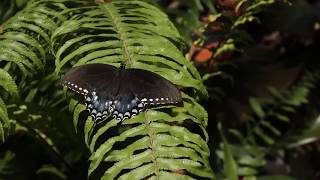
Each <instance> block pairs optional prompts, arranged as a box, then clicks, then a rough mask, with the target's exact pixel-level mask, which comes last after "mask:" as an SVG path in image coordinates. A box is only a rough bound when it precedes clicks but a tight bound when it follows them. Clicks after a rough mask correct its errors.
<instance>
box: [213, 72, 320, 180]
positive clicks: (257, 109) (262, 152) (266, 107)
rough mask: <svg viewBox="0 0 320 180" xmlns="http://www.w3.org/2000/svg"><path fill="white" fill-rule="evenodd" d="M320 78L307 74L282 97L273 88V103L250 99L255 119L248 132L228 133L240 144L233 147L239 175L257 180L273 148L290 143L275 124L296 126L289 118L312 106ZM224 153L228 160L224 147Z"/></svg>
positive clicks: (231, 130)
mask: <svg viewBox="0 0 320 180" xmlns="http://www.w3.org/2000/svg"><path fill="white" fill-rule="evenodd" d="M319 78H320V74H319V72H312V73H311V72H306V73H305V74H304V76H303V77H302V78H301V79H299V81H297V82H296V83H295V84H294V85H293V86H292V87H290V88H289V89H288V90H285V91H283V92H281V93H280V92H278V91H277V90H276V89H274V88H269V91H270V94H271V95H272V97H273V98H272V99H271V98H267V99H261V98H253V97H252V98H250V104H251V107H252V109H253V111H254V115H253V116H252V117H248V123H247V128H246V129H247V132H246V133H241V132H240V131H239V130H236V129H229V130H228V132H229V133H230V134H231V135H233V137H236V139H237V140H238V143H239V145H236V144H233V145H232V149H233V156H234V159H235V160H236V161H237V164H238V174H239V175H241V176H246V177H247V178H250V177H254V176H255V175H256V174H257V173H258V169H259V168H261V167H263V166H264V165H265V164H266V160H265V156H266V155H267V154H269V150H272V148H271V147H274V146H275V144H277V145H278V146H281V145H282V146H283V145H285V144H287V143H288V142H287V143H286V142H285V141H286V140H287V139H286V136H285V134H286V133H287V132H286V131H284V130H283V129H279V128H278V127H277V126H276V125H275V122H278V123H285V124H286V125H289V123H293V122H292V120H290V118H289V117H290V116H289V115H290V114H293V113H295V111H296V109H297V108H298V107H301V106H303V105H304V104H306V103H308V97H309V95H310V93H311V92H312V91H311V90H312V89H313V88H315V83H317V82H318V80H319ZM271 119H273V121H270V120H271ZM281 136H282V137H281ZM291 136H292V135H291ZM280 137H281V139H279V138H280ZM261 142H262V143H261ZM290 142H291V141H290ZM270 148H271V149H270ZM284 148H286V147H284ZM221 149H222V150H218V151H217V155H218V156H219V157H220V158H221V159H224V152H223V149H224V147H221ZM225 163H226V162H225Z"/></svg>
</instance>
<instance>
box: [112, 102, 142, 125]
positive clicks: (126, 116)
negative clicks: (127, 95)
mask: <svg viewBox="0 0 320 180" xmlns="http://www.w3.org/2000/svg"><path fill="white" fill-rule="evenodd" d="M134 100H135V101H139V99H138V98H135V99H134ZM144 105H145V103H144V102H140V103H139V104H138V105H137V106H135V107H136V108H132V109H131V110H129V111H126V112H125V113H121V112H118V111H117V110H115V111H114V112H113V113H112V116H113V117H114V118H115V119H116V120H117V121H123V120H125V119H130V118H132V117H134V116H137V115H138V114H139V113H140V112H142V111H143V108H144ZM127 107H128V106H127Z"/></svg>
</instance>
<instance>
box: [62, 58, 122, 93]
mask: <svg viewBox="0 0 320 180" xmlns="http://www.w3.org/2000/svg"><path fill="white" fill-rule="evenodd" d="M118 72H119V71H118V70H117V68H115V67H114V66H110V65H107V64H87V65H84V66H77V67H74V68H72V69H71V70H70V71H68V73H67V74H66V75H65V76H64V78H63V79H62V84H63V85H65V86H67V87H68V88H70V89H71V90H73V91H75V92H78V93H80V94H84V95H87V94H90V93H91V92H93V91H99V92H101V93H103V91H107V92H109V93H110V94H112V93H115V92H114V91H115V90H114V89H115V88H114V89H112V88H113V87H114V84H113V83H114V82H117V81H115V79H116V77H117V76H118ZM111 84H112V86H111ZM108 87H109V88H108ZM102 88H105V89H104V90H102Z"/></svg>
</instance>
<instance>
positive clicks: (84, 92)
mask: <svg viewBox="0 0 320 180" xmlns="http://www.w3.org/2000/svg"><path fill="white" fill-rule="evenodd" d="M64 84H65V85H67V86H68V87H69V88H70V89H71V90H72V91H75V92H76V93H79V94H82V95H87V94H88V93H89V91H88V90H87V89H85V88H82V87H79V86H78V85H76V84H73V83H71V82H68V81H64Z"/></svg>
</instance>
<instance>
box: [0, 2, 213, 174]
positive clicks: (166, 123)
mask: <svg viewBox="0 0 320 180" xmlns="http://www.w3.org/2000/svg"><path fill="white" fill-rule="evenodd" d="M2 29H3V31H2V34H1V35H0V61H2V62H3V63H2V66H1V67H0V68H2V69H0V70H1V71H0V73H1V74H0V77H1V78H2V79H1V83H0V88H3V89H4V90H5V91H4V92H3V91H2V92H1V93H0V118H1V123H0V125H1V126H0V133H1V134H0V135H1V139H2V140H3V141H4V140H5V137H7V136H8V135H9V133H8V132H9V130H10V127H9V126H10V123H11V122H14V121H12V120H10V119H15V120H18V124H19V126H23V127H24V128H26V129H27V130H28V131H30V132H31V133H32V132H33V133H34V134H35V136H39V137H41V136H42V135H41V134H43V133H44V134H43V135H45V136H46V133H45V132H42V131H41V130H38V129H35V126H34V125H35V124H38V122H40V120H43V121H44V120H47V121H49V120H50V119H52V118H55V115H54V114H58V113H57V111H59V110H60V112H61V111H62V112H64V111H63V109H61V105H63V102H64V100H65V98H64V97H63V94H62V91H61V88H60V87H57V86H55V83H56V81H57V80H58V79H59V75H60V74H61V73H63V72H64V71H65V70H67V69H69V68H71V66H77V65H81V64H86V63H107V64H111V65H115V66H118V65H119V64H120V63H125V64H126V67H127V68H140V69H146V70H149V71H153V72H155V73H158V74H160V75H162V76H164V77H166V78H167V79H169V80H170V81H172V82H173V83H175V84H176V85H178V86H180V87H181V89H185V90H188V92H189V95H192V96H193V97H194V98H200V97H206V96H207V91H206V89H205V87H204V85H203V84H202V82H201V77H200V75H199V73H198V71H197V70H196V69H195V67H194V66H193V65H192V63H190V62H189V61H187V60H186V59H185V58H184V57H183V55H182V54H181V52H180V50H181V48H182V47H184V43H183V41H182V39H181V37H180V35H179V33H178V32H177V30H176V29H175V27H174V26H173V25H172V23H171V22H170V21H169V20H168V18H167V16H166V14H164V13H163V12H161V11H160V10H158V9H157V8H155V7H154V6H153V5H151V4H148V3H146V2H143V1H113V2H111V3H105V4H100V5H96V4H94V3H93V2H88V1H75V0H49V1H47V0H40V1H36V0H34V1H30V2H29V3H28V4H27V6H26V7H25V9H24V10H22V11H20V12H19V13H17V14H16V15H15V16H13V17H12V18H10V19H9V20H8V21H6V22H5V23H4V24H3V25H2ZM53 62H54V63H53ZM52 65H55V68H54V69H53V68H52ZM53 71H54V72H53ZM189 95H187V94H185V93H183V100H184V102H183V106H182V107H173V106H167V107H162V108H156V109H150V110H147V111H146V112H145V113H141V114H140V115H139V116H138V117H135V118H132V119H130V120H126V121H125V122H123V123H122V125H119V124H118V123H117V122H116V121H115V120H113V119H112V120H109V121H108V122H106V123H105V124H102V126H101V125H100V127H95V123H94V121H93V120H92V119H91V117H89V118H86V117H85V116H84V115H83V114H82V113H81V112H83V111H84V109H85V107H84V105H82V104H79V102H77V101H76V100H73V99H72V100H71V101H70V105H69V107H70V109H71V110H72V111H73V114H74V116H73V117H74V118H73V124H74V126H75V128H76V129H77V128H79V124H80V123H79V121H80V120H81V119H83V118H85V119H86V120H85V125H84V137H85V142H86V144H87V146H88V148H89V149H90V152H91V158H90V160H91V163H90V167H89V176H95V177H96V176H98V177H99V176H101V178H102V179H113V178H120V179H127V177H130V178H131V179H132V178H133V179H143V178H146V177H152V178H163V179H167V178H169V177H170V178H174V179H192V178H201V179H203V178H210V179H211V178H213V172H212V170H211V168H210V165H209V161H208V159H209V149H208V146H207V144H206V142H207V140H208V135H207V133H206V130H205V127H206V126H207V119H208V117H207V113H206V111H205V110H204V109H203V107H202V106H200V105H199V104H198V103H197V102H196V100H195V99H194V98H193V97H191V96H189ZM10 97H14V98H10ZM15 98H16V99H19V100H14V99H15ZM21 102H23V103H21ZM34 108H36V109H34ZM59 108H60V109H59ZM49 109H50V110H49ZM45 112H55V113H53V114H51V113H49V114H48V113H45ZM21 119H24V120H23V121H21ZM191 127H192V128H191ZM194 129H196V130H195V131H194ZM110 132H116V133H112V134H111V135H108V134H109V133H110ZM43 141H45V143H46V144H47V145H48V146H50V147H51V149H52V150H53V151H54V152H55V153H58V152H56V151H55V147H54V144H52V141H51V140H50V138H46V139H43ZM119 147H120V149H119ZM126 158H130V160H129V161H128V160H126ZM106 163H107V164H109V165H110V166H109V167H108V168H105V167H104V164H106ZM179 170H183V173H176V171H179ZM101 172H103V173H101Z"/></svg>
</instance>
